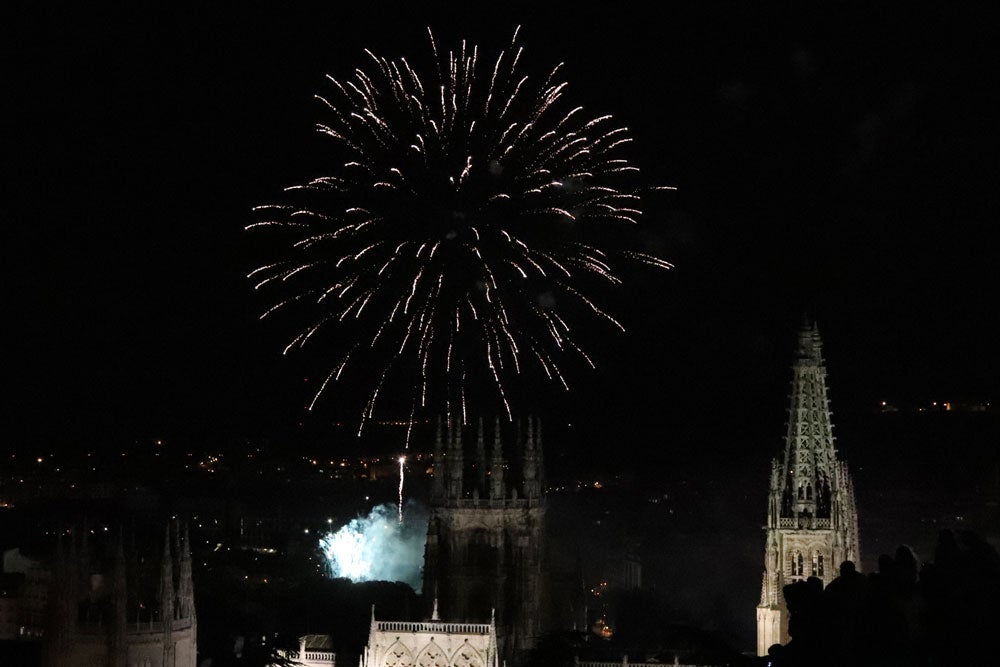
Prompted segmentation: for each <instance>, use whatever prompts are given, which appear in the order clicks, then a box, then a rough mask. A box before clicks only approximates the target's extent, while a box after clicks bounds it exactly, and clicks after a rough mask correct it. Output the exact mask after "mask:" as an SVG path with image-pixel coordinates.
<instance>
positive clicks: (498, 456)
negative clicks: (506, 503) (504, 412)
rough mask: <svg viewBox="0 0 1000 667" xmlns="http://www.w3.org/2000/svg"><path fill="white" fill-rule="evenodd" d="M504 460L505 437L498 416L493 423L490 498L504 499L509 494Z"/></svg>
mask: <svg viewBox="0 0 1000 667" xmlns="http://www.w3.org/2000/svg"><path fill="white" fill-rule="evenodd" d="M505 466H506V462H505V461H504V460H503V439H502V437H501V436H500V418H499V417H497V418H496V421H495V422H494V424H493V461H492V464H491V465H490V498H492V499H493V500H502V499H503V498H504V496H505V495H506V494H507V491H506V488H505V487H504V481H503V478H504V474H503V473H504V467H505Z"/></svg>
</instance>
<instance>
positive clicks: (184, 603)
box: [177, 521, 195, 618]
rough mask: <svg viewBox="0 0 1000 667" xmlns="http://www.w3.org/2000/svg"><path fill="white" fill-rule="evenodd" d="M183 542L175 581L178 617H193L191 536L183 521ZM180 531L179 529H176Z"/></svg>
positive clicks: (186, 524) (186, 523)
mask: <svg viewBox="0 0 1000 667" xmlns="http://www.w3.org/2000/svg"><path fill="white" fill-rule="evenodd" d="M183 530H184V532H183V542H182V543H181V549H180V555H179V567H180V572H179V574H178V581H177V598H178V602H179V605H180V609H179V610H178V612H179V615H180V618H194V617H195V609H194V581H193V578H192V573H191V537H190V535H189V533H188V522H187V521H185V522H183ZM178 532H180V530H178Z"/></svg>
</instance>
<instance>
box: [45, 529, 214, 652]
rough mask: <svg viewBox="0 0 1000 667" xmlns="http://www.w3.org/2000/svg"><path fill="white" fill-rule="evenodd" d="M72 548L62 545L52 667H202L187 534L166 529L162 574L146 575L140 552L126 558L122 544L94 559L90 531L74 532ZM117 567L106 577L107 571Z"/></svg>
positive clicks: (50, 631) (50, 637)
mask: <svg viewBox="0 0 1000 667" xmlns="http://www.w3.org/2000/svg"><path fill="white" fill-rule="evenodd" d="M69 543H70V545H69V550H68V553H66V549H65V548H64V544H63V540H62V539H60V540H59V542H58V543H57V546H58V551H57V555H56V562H55V565H54V568H53V569H54V571H53V577H52V589H51V591H50V594H49V600H50V605H49V618H48V623H47V627H46V631H45V634H44V639H43V643H42V664H43V665H44V666H45V667H49V666H51V667H195V665H196V664H197V659H198V655H197V639H198V621H197V617H196V613H195V607H194V584H193V581H192V576H191V550H190V541H189V538H188V533H187V529H186V527H181V526H179V525H175V526H174V527H173V530H171V527H170V526H168V527H167V528H166V530H165V534H164V538H163V553H162V556H161V557H160V558H159V559H158V561H157V560H156V559H155V558H154V559H153V560H152V563H157V564H158V568H156V569H157V570H158V572H155V574H154V573H153V572H146V573H145V576H144V573H143V567H142V566H141V564H140V562H139V558H138V554H136V552H135V549H134V548H130V549H128V551H129V556H128V557H127V558H126V555H125V552H126V549H125V546H124V543H123V540H122V539H121V538H119V539H117V540H115V541H114V545H113V554H96V553H92V552H91V545H89V543H88V539H87V531H86V529H84V530H80V531H74V534H71V535H70V538H69ZM171 545H172V546H173V548H171ZM101 555H103V558H101V557H100V556H101ZM109 560H110V561H111V567H110V571H109V572H105V571H104V568H101V567H100V566H101V563H102V562H104V563H107V562H108V561H109ZM156 575H158V576H156ZM157 580H158V581H157Z"/></svg>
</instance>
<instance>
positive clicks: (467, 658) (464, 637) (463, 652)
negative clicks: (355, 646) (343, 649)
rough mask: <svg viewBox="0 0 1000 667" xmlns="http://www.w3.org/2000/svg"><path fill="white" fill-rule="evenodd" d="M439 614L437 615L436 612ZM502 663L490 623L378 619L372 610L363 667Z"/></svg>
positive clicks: (495, 665) (468, 666) (472, 666)
mask: <svg viewBox="0 0 1000 667" xmlns="http://www.w3.org/2000/svg"><path fill="white" fill-rule="evenodd" d="M435 616H436V615H435ZM440 665H448V666H449V667H500V662H499V651H498V649H497V634H496V626H495V625H494V624H493V623H492V622H490V623H443V622H441V621H440V620H437V619H436V618H433V619H432V620H430V621H424V622H419V623H408V622H403V621H378V620H376V619H375V611H374V609H373V610H372V622H371V630H370V632H369V634H368V645H367V646H366V647H365V651H364V653H363V654H362V656H361V660H360V667H439V666H440Z"/></svg>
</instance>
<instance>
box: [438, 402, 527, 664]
mask: <svg viewBox="0 0 1000 667" xmlns="http://www.w3.org/2000/svg"><path fill="white" fill-rule="evenodd" d="M467 430H468V431H469V432H468V433H466V432H465V431H466V429H462V428H461V427H459V426H457V425H456V426H454V427H452V428H443V427H442V425H441V423H440V422H439V423H438V427H437V434H436V437H435V445H434V477H433V480H432V486H431V516H430V521H429V523H428V527H427V547H426V552H425V557H424V588H423V593H424V599H425V600H427V601H428V602H430V601H431V600H434V601H436V603H437V604H439V606H440V613H441V615H442V616H444V617H446V618H448V619H449V620H450V621H452V622H468V623H486V622H490V621H491V618H492V619H493V621H494V622H495V624H496V631H497V641H498V645H499V650H500V655H501V657H502V658H504V659H506V660H508V661H511V660H514V659H515V657H516V656H517V655H518V654H520V653H522V652H523V651H526V650H528V649H530V648H531V647H532V646H533V643H534V640H535V638H536V637H537V636H538V635H539V633H540V631H541V628H540V626H541V606H542V598H543V592H542V563H543V555H544V554H543V535H544V526H545V496H544V491H543V489H544V466H543V463H542V433H541V421H540V420H538V419H534V418H531V417H529V418H528V419H527V420H526V421H524V420H516V421H515V422H513V423H507V422H506V421H505V422H501V420H500V419H499V418H498V419H497V420H496V421H495V422H494V423H493V424H492V429H485V431H484V424H483V421H482V419H480V420H479V421H478V422H477V423H476V425H475V428H474V429H467ZM486 431H492V433H491V434H489V433H487V432H486ZM466 441H471V443H470V445H469V446H468V447H467V446H466V444H465V443H466ZM487 443H488V444H489V452H488V453H487Z"/></svg>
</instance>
